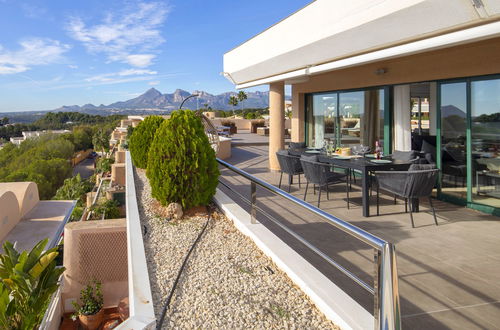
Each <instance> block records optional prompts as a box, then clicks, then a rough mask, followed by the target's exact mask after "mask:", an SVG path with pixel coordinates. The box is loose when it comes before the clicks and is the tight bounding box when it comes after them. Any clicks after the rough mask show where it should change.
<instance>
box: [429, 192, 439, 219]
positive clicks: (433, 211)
mask: <svg viewBox="0 0 500 330" xmlns="http://www.w3.org/2000/svg"><path fill="white" fill-rule="evenodd" d="M429 204H430V205H431V209H432V215H433V216H434V222H435V223H436V226H438V220H437V218H436V210H435V209H434V205H432V198H431V197H430V196H429Z"/></svg>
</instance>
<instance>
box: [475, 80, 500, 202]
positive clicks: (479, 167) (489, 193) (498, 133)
mask: <svg viewBox="0 0 500 330" xmlns="http://www.w3.org/2000/svg"><path fill="white" fill-rule="evenodd" d="M471 120H472V124H471V146H472V160H473V161H472V174H473V175H472V180H473V187H472V192H473V195H472V199H473V200H474V201H475V202H479V203H482V204H487V205H490V206H494V207H500V80H486V81H473V82H472V83H471Z"/></svg>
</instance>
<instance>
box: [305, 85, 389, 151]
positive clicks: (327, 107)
mask: <svg viewBox="0 0 500 330" xmlns="http://www.w3.org/2000/svg"><path fill="white" fill-rule="evenodd" d="M306 119H307V128H308V143H309V146H313V147H316V148H321V147H322V146H323V145H324V142H325V141H329V140H330V141H332V140H335V141H337V142H340V143H341V144H342V145H343V146H352V145H359V144H363V145H366V146H370V147H372V148H374V147H375V141H377V140H379V141H380V143H381V144H383V133H384V91H383V90H382V89H374V90H367V91H357V92H340V93H321V94H313V95H309V98H308V101H307V117H306Z"/></svg>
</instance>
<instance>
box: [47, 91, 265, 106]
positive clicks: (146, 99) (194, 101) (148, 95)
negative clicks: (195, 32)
mask: <svg viewBox="0 0 500 330" xmlns="http://www.w3.org/2000/svg"><path fill="white" fill-rule="evenodd" d="M191 94H198V97H193V98H190V99H188V100H187V101H186V103H185V104H184V106H183V107H185V108H188V109H196V108H197V107H198V108H199V107H203V106H204V105H205V104H206V105H209V106H210V107H211V108H212V109H214V110H231V109H232V108H233V107H232V106H230V105H229V97H230V96H232V95H236V93H235V92H234V91H232V92H225V93H222V94H218V95H213V94H210V93H207V92H205V91H201V90H195V91H193V92H192V93H191V92H188V91H186V90H184V89H180V88H178V89H176V90H175V91H174V92H173V93H170V94H169V93H165V94H162V93H161V92H160V91H159V90H157V89H156V88H154V87H151V88H150V89H148V90H147V91H145V92H144V93H143V94H141V95H139V96H137V97H135V98H133V99H130V100H126V101H119V102H115V103H112V104H109V105H107V106H106V105H103V104H101V105H99V106H94V105H93V104H90V103H89V104H85V105H84V106H82V107H80V106H78V105H72V106H62V107H61V108H59V109H56V111H110V110H120V111H121V110H126V109H129V110H134V109H135V110H137V109H159V110H175V109H178V108H179V106H180V104H181V103H182V101H184V100H185V99H186V98H187V97H188V96H190V95H191ZM247 94H248V99H247V100H245V101H243V103H242V104H241V106H242V107H244V108H265V107H267V106H268V101H269V100H268V92H248V93H247Z"/></svg>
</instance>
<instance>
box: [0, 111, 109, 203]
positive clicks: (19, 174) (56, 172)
mask: <svg viewBox="0 0 500 330" xmlns="http://www.w3.org/2000/svg"><path fill="white" fill-rule="evenodd" d="M98 117H101V116H98ZM59 118H62V116H61V117H59ZM82 118H83V117H82ZM102 118H106V120H105V122H104V123H102V122H101V123H99V125H79V126H74V127H73V129H72V131H71V132H70V133H65V134H45V135H42V136H40V137H36V138H29V139H27V140H26V141H23V142H22V143H21V145H20V146H16V145H14V144H12V143H6V144H5V145H4V147H3V148H2V149H0V182H19V181H33V182H36V183H37V185H38V191H39V194H40V198H41V199H51V198H52V197H53V196H54V195H55V194H56V192H57V189H58V188H59V187H61V186H62V185H63V183H64V180H65V179H67V178H69V177H70V176H71V174H72V167H71V163H70V159H71V158H72V157H73V155H74V154H75V152H77V151H80V150H86V149H90V148H94V144H96V145H97V149H105V148H106V147H107V145H109V136H110V134H111V132H112V130H113V128H114V127H115V126H116V125H117V122H118V120H119V118H116V117H114V118H116V119H115V120H114V122H112V121H111V120H110V118H109V117H102ZM47 122H55V121H53V120H52V119H51V117H50V116H49V120H48V121H47ZM52 127H53V126H52Z"/></svg>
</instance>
